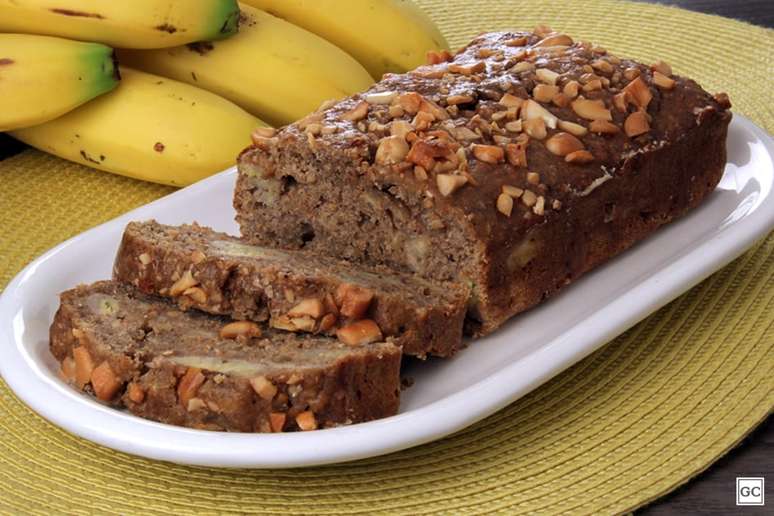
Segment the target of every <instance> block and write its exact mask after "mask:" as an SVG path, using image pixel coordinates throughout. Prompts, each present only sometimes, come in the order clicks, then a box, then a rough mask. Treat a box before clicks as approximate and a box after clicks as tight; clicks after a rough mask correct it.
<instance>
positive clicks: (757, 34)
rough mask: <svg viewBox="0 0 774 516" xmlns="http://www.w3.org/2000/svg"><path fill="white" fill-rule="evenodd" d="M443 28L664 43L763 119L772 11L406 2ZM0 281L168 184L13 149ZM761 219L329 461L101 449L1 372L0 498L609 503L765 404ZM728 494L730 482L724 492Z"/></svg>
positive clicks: (640, 499) (124, 505)
mask: <svg viewBox="0 0 774 516" xmlns="http://www.w3.org/2000/svg"><path fill="white" fill-rule="evenodd" d="M420 3H421V4H422V6H423V7H424V8H425V9H427V10H428V11H429V12H430V14H431V15H432V17H433V18H434V19H435V20H436V21H437V22H438V23H439V24H440V26H441V28H442V30H443V31H444V33H445V34H447V35H448V37H449V39H450V43H451V45H452V48H456V47H458V46H461V45H462V44H464V43H465V42H466V41H467V40H468V39H469V38H471V37H472V36H474V35H475V34H477V33H479V32H482V31H484V30H490V29H498V28H508V27H517V28H531V27H534V26H535V25H536V24H538V23H545V24H548V25H550V26H552V27H554V28H555V29H559V30H562V31H565V32H567V33H569V34H571V35H573V36H575V37H577V38H579V39H589V40H592V41H595V42H598V43H601V44H604V45H605V46H606V47H607V48H608V49H610V50H612V51H614V52H616V53H618V54H619V55H625V56H630V57H634V58H638V59H640V60H642V61H644V62H654V61H655V60H657V59H663V60H665V61H667V62H669V63H671V64H672V65H673V67H674V69H675V71H676V73H679V74H683V75H688V76H691V77H694V78H696V79H697V80H698V81H699V82H700V83H701V84H703V85H704V86H705V87H706V88H707V89H708V90H709V91H727V92H728V93H729V95H730V97H731V99H732V101H733V103H734V109H735V110H736V111H737V112H740V113H744V114H745V115H747V116H748V117H750V118H752V119H753V120H754V121H755V122H756V123H758V124H759V125H761V126H763V127H764V128H766V129H767V130H768V131H769V132H774V131H773V130H774V116H772V107H771V106H772V104H771V92H770V89H769V88H770V85H771V83H770V78H771V77H772V76H773V75H774V70H772V52H771V48H772V47H774V31H768V30H766V29H762V28H756V27H753V26H751V25H746V24H743V23H739V22H734V21H730V20H725V19H721V18H718V17H712V16H706V15H700V14H694V13H689V12H686V11H681V10H676V9H673V8H666V7H660V6H652V5H643V4H634V3H620V2H612V1H599V2H572V1H561V0H549V1H512V2H507V1H502V0H484V1H476V2H473V1H470V2H464V1H461V0H455V1H448V0H427V1H422V2H420ZM0 185H2V186H0V217H2V219H0V220H2V223H1V224H0V285H5V284H6V283H7V282H8V280H10V278H11V277H12V276H13V275H14V274H16V273H17V272H18V271H19V270H20V269H21V268H22V267H23V266H24V265H25V264H26V263H27V262H29V261H30V260H31V259H33V258H34V257H35V256H37V255H39V254H40V253H42V252H43V251H45V250H46V249H48V248H49V247H51V246H53V245H54V244H57V243H58V242H61V241H62V240H64V239H66V238H68V237H70V236H73V235H75V234H77V233H79V232H81V231H83V230H85V229H87V228H89V227H91V226H93V225H95V224H98V223H100V222H103V221H106V220H108V219H110V218H112V217H115V216H117V215H119V214H120V213H122V212H125V211H127V210H129V209H131V208H134V207H136V206H139V205H141V204H143V203H146V202H148V201H151V200H153V199H156V198H158V197H160V196H162V195H164V194H166V193H168V192H170V189H169V188H167V187H162V186H158V185H153V184H148V183H142V182H138V181H133V180H130V179H126V178H122V177H118V176H113V175H110V174H105V173H102V172H96V171H92V170H89V169H86V168H84V167H81V166H78V165H74V164H70V163H67V162H65V161H62V160H59V159H56V158H53V157H49V156H46V155H43V154H41V153H39V152H36V151H25V152H23V153H22V154H20V155H17V156H16V157H13V158H11V159H8V160H6V161H4V162H0ZM773 287H774V234H771V235H769V236H768V238H766V239H764V240H763V241H762V242H760V243H759V244H758V245H757V246H756V247H754V248H753V249H751V250H750V251H749V252H747V253H746V254H745V255H743V256H742V257H741V258H739V259H737V260H736V261H735V262H733V263H732V264H731V265H729V266H727V267H726V268H725V269H723V270H721V271H720V272H718V273H716V274H715V275H713V276H712V277H710V278H709V279H708V280H706V281H704V282H703V283H701V284H700V285H699V286H697V287H696V288H694V289H693V290H691V291H690V292H688V293H687V294H685V295H683V296H682V297H680V298H678V299H677V300H676V301H674V302H672V303H671V304H669V305H668V306H666V307H665V308H663V309H662V310H660V311H658V312H657V313H655V314H653V315H651V316H650V317H649V318H647V319H646V320H644V321H643V322H641V323H640V324H638V325H637V326H635V327H634V328H633V329H631V330H629V331H628V332H626V333H625V334H623V335H621V336H620V337H618V338H617V339H615V340H614V341H612V342H610V343H609V344H608V345H607V346H605V347H604V348H602V349H601V350H599V351H597V352H596V353H594V354H593V355H591V356H589V357H588V358H586V359H585V360H583V361H582V362H580V363H578V364H577V365H575V366H574V367H572V368H570V369H569V370H567V371H565V372H564V373H563V374H561V375H559V376H557V377H556V378H554V379H553V380H551V381H549V382H548V383H547V384H545V385H543V386H542V387H540V388H539V389H537V390H535V391H534V392H532V393H531V394H529V395H527V396H525V397H524V398H522V399H521V400H519V401H517V402H515V403H513V404H512V405H510V406H509V407H507V408H506V409H504V410H502V411H500V412H499V413H497V414H495V415H493V416H491V417H489V418H487V419H486V420H484V421H482V422H480V423H478V424H476V425H474V426H472V427H470V428H468V429H466V430H464V431H462V432H460V433H458V434H456V435H454V436H452V437H449V438H446V439H443V440H441V441H438V442H435V443H432V444H428V445H424V446H420V447H417V448H414V449H410V450H406V451H403V452H399V453H394V454H391V455H387V456H383V457H377V458H373V459H370V460H362V461H359V462H355V463H349V464H342V465H337V466H328V467H317V468H311V469H299V470H274V471H266V470H263V471H258V470H256V471H247V470H218V469H209V468H201V467H185V466H177V465H171V464H167V463H161V462H153V461H150V460H145V459H141V458H137V457H132V456H129V455H125V454H122V453H117V452H114V451H111V450H109V449H106V448H102V447H99V446H96V445H94V444H91V443H90V442H87V441H84V440H82V439H79V438H77V437H74V436H72V435H69V434H68V433H66V432H64V431H62V430H60V429H58V428H55V427H54V426H52V425H50V424H48V423H47V422H46V421H44V420H43V419H41V418H40V417H38V416H37V415H35V414H34V413H32V412H31V411H30V410H29V409H27V408H26V407H25V406H24V405H22V404H21V403H20V402H19V401H18V400H17V399H16V398H15V397H14V395H13V394H12V393H11V392H10V391H9V389H8V388H7V387H6V386H5V384H4V383H2V382H0V511H2V512H8V513H15V514H18V513H20V512H24V513H41V514H42V513H47V514H48V513H52V512H69V513H77V514H82V513H91V512H100V513H102V512H120V513H124V514H126V513H135V512H141V513H148V514H150V513H160V514H180V513H188V512H199V513H201V512H204V513H214V512H240V513H242V512H270V513H279V512H282V513H292V514H296V513H312V512H314V513H320V514H331V513H337V514H338V513H355V512H365V513H376V512H389V513H411V514H414V513H425V512H444V513H465V514H468V513H470V514H473V513H491V512H498V511H501V512H505V513H508V514H512V513H518V512H535V513H557V512H572V513H613V512H624V511H628V510H631V509H634V508H636V507H639V506H641V505H643V504H646V503H648V502H649V501H651V500H653V499H655V498H657V497H659V496H661V495H663V494H665V493H667V492H668V491H670V490H672V489H674V488H675V487H677V486H678V485H680V484H682V483H684V482H686V481H687V480H689V479H690V478H691V477H693V476H694V475H696V474H697V473H699V472H701V471H702V470H704V469H705V468H707V467H708V466H709V465H710V464H711V463H712V462H713V461H715V460H716V459H717V458H718V457H720V456H721V455H723V454H724V453H725V452H726V451H728V450H729V449H730V448H732V447H733V446H734V445H735V444H736V443H738V442H739V440H740V439H742V438H743V437H744V436H745V435H746V434H747V433H748V432H750V430H751V429H752V428H754V427H755V426H756V424H758V423H759V422H760V421H761V420H763V419H764V418H765V417H766V416H767V414H768V413H769V412H770V411H771V409H772V406H774V374H772V373H774V349H772V348H774V288H773ZM729 496H733V495H732V494H731V493H729Z"/></svg>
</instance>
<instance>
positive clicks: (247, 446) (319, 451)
mask: <svg viewBox="0 0 774 516" xmlns="http://www.w3.org/2000/svg"><path fill="white" fill-rule="evenodd" d="M732 123H737V124H741V126H742V127H743V128H744V129H746V130H748V131H750V132H752V133H753V134H754V135H755V136H756V137H757V138H758V140H759V141H760V142H762V143H763V145H764V148H765V149H766V150H767V152H768V154H769V157H770V159H771V161H772V163H774V140H772V138H771V137H770V136H769V135H768V134H767V133H766V131H765V130H763V129H761V128H760V127H758V126H757V125H755V124H754V123H753V122H751V121H750V120H749V119H747V118H746V117H744V116H742V115H739V114H737V113H734V118H733V120H732ZM772 172H774V170H772ZM235 173H236V172H235V167H230V168H229V169H227V170H225V171H224V172H221V173H219V174H215V175H213V176H211V177H208V178H206V179H204V180H202V181H199V182H197V183H195V184H193V185H191V186H189V187H186V188H183V189H180V190H178V191H175V192H173V193H171V194H169V195H166V196H164V197H161V198H159V199H156V200H154V201H151V202H150V203H147V204H145V205H143V206H140V207H137V208H135V209H133V210H131V211H129V212H126V213H124V214H122V215H119V216H118V217H115V218H113V219H111V220H109V221H106V222H104V223H102V224H99V225H98V226H95V227H93V228H91V229H88V230H86V231H84V232H82V233H80V234H78V235H76V236H74V237H72V238H70V239H68V240H66V241H64V242H62V243H60V244H58V245H56V246H54V247H53V248H51V249H50V250H48V251H46V252H45V253H44V254H42V255H41V256H39V257H37V258H36V259H34V260H33V261H32V262H31V263H29V264H28V265H27V266H26V267H25V268H24V269H23V270H22V271H20V272H19V273H18V274H17V275H16V276H15V277H14V278H13V279H12V280H11V281H10V282H9V283H8V285H7V286H6V288H5V289H4V290H3V292H2V295H0V323H3V324H0V337H2V339H1V340H0V342H2V343H3V344H9V345H0V375H2V377H3V378H4V380H5V382H6V383H7V385H8V387H9V388H10V389H11V390H12V391H13V392H14V393H15V395H16V396H18V397H19V399H21V400H22V401H23V402H24V403H25V404H26V405H27V406H28V407H29V408H31V409H32V410H33V411H35V412H36V413H37V414H39V415H40V416H42V417H43V418H44V419H46V420H48V421H49V422H51V423H53V424H54V425H56V426H58V427H60V428H63V429H64V430H66V431H68V432H69V433H72V434H74V435H77V436H79V437H82V438H85V439H88V440H90V441H92V442H94V443H97V444H99V445H102V446H106V447H108V448H111V449H114V450H118V451H121V452H125V453H129V454H133V455H139V456H142V457H145V458H149V459H156V460H164V461H170V462H175V463H179V464H189V465H197V466H215V467H239V468H244V467H249V468H291V467H307V466H316V465H322V464H333V463H342V462H348V461H352V460H357V459H363V458H368V457H375V456H380V455H385V454H388V453H391V452H395V451H398V450H403V449H407V448H411V447H414V446H417V445H420V444H424V443H427V442H431V441H434V440H437V439H440V438H443V437H445V436H447V435H450V434H452V433H454V432H456V431H459V430H461V429H463V428H465V427H467V426H470V425H472V424H474V423H476V422H477V421H480V420H481V419H483V418H485V417H487V416H488V415H491V414H493V413H495V412H497V411H498V410H500V409H502V408H503V407H505V406H507V405H508V404H510V403H512V402H513V401H515V400H517V399H518V398H520V397H522V396H523V395H525V394H527V393H528V392H530V391H531V390H533V389H534V388H536V387H538V386H539V385H541V384H542V383H544V382H546V381H548V380H550V379H551V378H552V377H554V376H555V375H557V374H559V373H560V372H561V371H563V370H565V369H566V368H568V367H570V366H571V365H572V364H574V363H576V362H578V361H580V360H582V359H583V358H584V357H586V356H588V355H589V354H590V353H592V352H593V351H595V350H597V349H599V348H600V347H601V346H602V345H604V344H605V343H607V342H609V341H610V340H611V339H612V338H614V337H615V336H617V335H619V334H620V333H621V332H623V331H625V330H626V329H628V328H630V327H631V326H633V325H634V324H636V323H637V322H639V321H640V320H642V319H644V318H645V317H646V316H648V315H649V314H651V313H652V312H654V311H655V310H657V309H659V308H661V307H662V306H664V305H666V304H667V303H669V302H670V301H672V300H673V299H674V298H676V297H677V296H679V295H680V294H682V293H684V292H685V291H687V290H688V289H689V288H691V287H692V286H694V285H696V284H698V283H699V282H700V281H702V280H704V279H705V278H706V277H708V276H709V275H710V274H712V273H713V272H715V271H717V270H719V269H720V268H722V267H724V266H725V265H727V264H728V263H729V262H731V261H732V260H733V259H734V258H736V257H738V256H739V255H741V254H742V253H743V252H744V251H746V250H747V249H748V248H749V247H750V246H751V245H752V244H754V243H755V241H756V240H758V239H759V238H761V237H763V236H765V235H767V234H768V232H769V231H771V229H772V227H773V226H774V192H772V191H770V192H769V195H768V196H767V197H766V198H765V199H763V200H762V203H761V205H760V206H759V207H758V208H757V209H756V210H755V211H754V212H752V213H750V214H749V215H747V216H745V217H744V218H743V219H742V220H740V221H738V222H735V223H734V224H731V225H730V226H729V227H728V228H724V229H722V230H721V231H720V232H719V233H718V234H717V235H716V236H715V237H714V238H713V239H711V240H708V241H706V242H703V243H701V244H700V245H698V246H696V247H694V248H690V249H686V250H685V253H684V254H683V255H682V256H680V257H679V258H678V259H677V260H675V261H674V262H671V263H669V264H665V265H664V266H663V267H661V268H660V269H658V271H657V272H655V273H654V275H653V276H652V278H657V279H658V280H659V281H649V282H644V283H642V282H641V283H639V284H637V285H636V286H635V287H634V288H633V289H632V290H629V291H628V292H626V293H624V294H622V295H621V296H620V297H618V298H616V299H615V300H611V301H610V302H608V303H606V304H604V305H602V306H601V307H600V308H599V310H598V311H597V312H596V313H594V314H593V315H591V316H589V317H587V318H585V319H583V320H582V321H580V322H579V323H578V324H577V325H575V326H573V327H570V328H568V329H567V330H566V331H565V332H564V333H562V334H560V335H559V336H557V337H556V338H554V339H553V340H552V341H551V342H550V343H548V344H547V345H546V346H544V347H542V348H540V349H538V350H536V351H534V352H532V353H530V354H529V355H527V356H525V357H523V358H522V359H520V360H518V361H515V362H511V363H509V364H508V365H506V366H504V367H503V368H502V369H500V370H498V371H497V372H496V373H495V374H493V375H491V376H489V377H488V378H485V379H484V380H481V381H479V382H477V383H475V384H473V385H471V386H469V387H467V388H465V389H462V390H459V391H457V392H455V393H453V394H451V395H449V396H446V397H445V398H442V399H440V400H437V401H434V402H432V403H429V404H427V405H425V406H423V407H422V408H420V409H416V410H412V411H409V412H405V413H401V414H398V415H395V416H391V417H388V418H384V419H380V420H376V421H370V422H367V423H360V424H357V425H351V426H343V427H338V428H331V429H324V430H318V431H315V432H309V433H303V432H301V433H284V434H247V433H226V432H212V431H205V430H195V429H190V428H183V427H176V426H172V425H166V424H162V423H157V422H153V421H149V420H145V419H142V418H139V417H136V416H132V415H130V414H127V413H124V412H121V411H118V410H115V409H112V408H110V407H107V406H104V405H101V404H99V403H97V402H96V401H93V400H91V399H88V398H86V397H85V396H83V395H82V394H80V393H78V392H76V391H75V390H73V389H71V388H69V387H67V386H66V385H64V384H63V383H62V382H60V381H59V380H57V379H54V378H51V377H50V376H49V375H48V374H47V373H45V372H44V371H42V370H41V368H40V367H38V365H37V364H36V363H35V360H34V359H33V358H32V357H31V356H29V354H28V353H26V352H28V351H29V350H27V349H26V348H25V347H24V346H23V342H17V340H16V339H15V334H14V331H13V318H14V317H16V314H17V312H18V308H19V305H18V303H15V301H16V300H17V292H18V291H19V288H20V287H21V286H23V285H24V283H25V281H26V280H27V278H29V277H30V276H31V275H33V274H34V273H35V270H36V269H37V267H38V266H39V265H40V264H42V263H43V262H45V261H48V260H51V259H54V258H55V257H56V256H57V254H59V253H60V252H62V251H63V250H64V249H65V248H67V247H69V246H72V245H77V244H78V243H79V242H80V241H82V240H86V239H88V238H90V237H91V236H92V235H94V234H95V233H97V234H98V233H102V232H103V231H105V230H106V229H110V228H112V227H114V226H116V225H121V226H122V225H123V224H124V223H125V222H126V221H127V220H129V219H132V218H135V217H136V215H135V214H137V213H138V212H141V211H145V210H148V209H153V208H154V207H156V206H157V205H158V204H162V203H165V202H166V201H168V200H169V199H171V198H174V197H176V196H180V195H189V194H190V193H195V192H199V191H201V190H203V189H208V188H209V186H210V185H211V184H212V183H214V182H219V181H223V180H224V178H225V177H229V176H231V175H234V174H235ZM698 209H701V206H700V207H699V208H698ZM730 228H734V231H729V229H730ZM697 255H700V256H701V257H702V259H701V260H699V261H698V264H699V266H697V265H696V264H697V261H696V259H695V257H696V256H697ZM688 262H690V264H691V265H690V269H688V267H689V266H688V265H687V263H688ZM688 270H690V272H687V271H688ZM632 299H636V300H637V302H636V303H632V302H628V301H631V300H632ZM613 303H615V304H617V305H618V306H619V307H620V306H625V307H626V309H620V308H612V305H613ZM611 312H612V313H611ZM602 321H604V323H602ZM567 342H575V343H576V344H575V345H574V346H568V345H563V344H565V343H567ZM578 342H581V343H582V345H578V344H577V343H578ZM20 363H21V364H23V365H24V366H25V367H14V366H18V365H19V364H20ZM525 367H526V368H528V369H529V370H530V371H532V374H531V375H530V377H529V378H525V379H520V382H509V385H510V386H511V388H509V389H503V388H502V383H501V381H500V380H501V379H502V378H504V377H505V378H507V377H510V378H513V377H514V376H513V374H512V373H513V372H514V371H515V370H522V369H524V368H525ZM29 382H33V383H32V385H31V387H32V388H31V389H30V384H29ZM30 391H34V392H30ZM40 394H46V396H41V395H40ZM52 396H53V397H55V399H56V401H57V402H56V403H52ZM471 397H473V398H478V399H487V400H488V402H487V403H484V404H478V405H476V404H466V406H468V410H466V411H460V410H453V409H454V407H456V406H458V404H459V403H463V402H464V401H465V400H470V399H471ZM450 408H451V409H452V410H450ZM70 409H75V413H77V412H78V411H84V410H85V411H87V413H89V414H90V415H92V416H93V418H90V421H87V422H79V421H77V418H74V417H73V416H72V413H73V411H72V410H70ZM402 426H403V427H405V426H409V427H410V428H411V431H410V432H407V431H406V430H405V429H404V430H403V431H402V432H401V431H399V430H400V428H401V427H402ZM127 429H128V430H127ZM396 429H397V430H398V431H396ZM371 434H381V435H382V437H383V438H384V436H387V437H389V438H388V439H386V440H381V439H380V440H377V441H376V442H375V441H374V440H373V439H372V438H371V437H370V435H371ZM176 438H177V439H176ZM192 439H193V440H211V439H216V440H217V441H218V442H217V446H199V447H198V448H197V447H192V446H191V445H190V444H186V443H187V441H190V440H192ZM325 439H333V440H339V439H340V440H342V441H344V442H346V446H321V445H320V444H319V443H318V441H321V440H325ZM385 441H386V442H385ZM289 449H292V450H293V451H294V453H292V454H290V455H289V454H288V453H287V452H286V450H289ZM277 450H279V452H277Z"/></svg>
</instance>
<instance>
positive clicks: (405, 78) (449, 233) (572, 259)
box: [234, 27, 731, 334]
mask: <svg viewBox="0 0 774 516" xmlns="http://www.w3.org/2000/svg"><path fill="white" fill-rule="evenodd" d="M429 58H430V64H429V65H427V66H422V67H420V68H418V69H416V70H414V71H412V72H409V73H407V74H403V75H393V74H388V75H385V77H384V78H383V80H382V81H381V82H379V83H377V84H376V85H374V86H373V87H372V88H371V89H369V90H368V91H366V92H364V93H362V94H359V95H355V96H352V97H350V98H348V99H345V100H343V101H341V102H338V103H335V104H333V105H329V106H324V107H323V108H321V110H319V111H318V112H316V113H313V114H311V115H310V116H308V117H306V118H305V119H303V120H301V121H299V122H297V123H295V124H292V125H290V126H287V127H285V128H283V129H281V130H279V131H278V132H276V134H275V133H274V132H273V131H271V130H260V131H258V132H257V133H256V134H254V138H253V141H254V145H253V146H252V147H251V148H248V149H247V150H246V151H244V152H243V153H242V155H241V156H240V158H239V178H238V183H237V188H236V191H235V196H234V206H235V208H236V211H237V221H238V223H239V225H240V227H241V231H242V234H243V236H244V237H245V238H246V239H247V240H249V241H251V242H252V243H255V244H259V245H267V246H272V247H282V248H291V249H297V248H304V249H307V250H310V251H312V252H316V253H320V254H335V255H336V256H338V257H341V258H345V259H348V260H352V261H356V262H363V263H368V264H382V265H386V266H389V267H392V268H394V269H397V270H402V271H413V272H415V273H417V274H419V275H421V276H423V277H426V278H430V279H433V280H439V281H448V280H456V281H459V282H461V283H465V284H467V285H469V286H470V288H471V296H470V300H469V314H468V315H469V317H470V318H471V319H472V320H474V321H475V323H474V324H472V328H471V329H472V331H473V332H474V333H478V334H484V333H487V332H490V331H492V330H493V329H495V328H497V327H498V326H499V325H500V324H501V323H502V322H503V321H505V320H506V319H507V318H508V317H510V316H512V315H513V314H515V313H518V312H520V311H522V310H524V309H526V308H528V307H530V306H532V305H534V304H536V303H538V302H539V301H541V300H542V299H545V298H546V297H547V296H550V295H551V294H553V293H555V292H556V291H557V290H559V289H560V288H561V287H562V286H564V285H566V284H568V283H570V282H571V281H573V280H575V279H576V278H578V277H579V276H581V275H582V274H583V273H585V272H586V271H588V270H590V269H592V268H593V267H595V266H597V265H598V264H600V263H602V262H604V261H605V260H607V259H609V258H610V257H612V256H615V255H616V254H618V253H620V252H621V251H623V250H624V249H626V248H628V247H630V246H631V245H633V244H634V243H635V242H637V241H639V240H641V239H643V238H644V237H646V236H647V235H648V234H650V233H651V232H653V231H654V230H655V229H656V228H658V227H659V226H661V225H663V224H665V223H667V222H669V221H671V220H673V219H674V218H675V217H678V216H680V215H681V214H683V213H684V212H686V211H687V210H689V209H691V208H693V207H694V206H696V205H697V204H698V203H699V202H700V201H701V200H702V199H703V198H704V197H706V196H707V194H709V193H710V192H711V191H712V190H713V189H714V188H715V186H716V184H717V182H718V181H719V179H720V177H721V174H722V172H723V168H724V165H725V162H726V152H725V138H726V131H727V126H728V124H729V121H730V119H731V113H730V111H729V107H730V103H729V102H728V98H727V96H726V95H724V94H719V95H716V96H712V95H710V94H708V93H707V92H705V91H704V90H702V89H701V88H700V87H699V86H698V85H697V84H696V83H695V82H694V81H692V80H690V79H687V78H683V77H679V76H677V75H673V74H672V71H671V69H670V67H669V66H668V65H667V64H666V63H663V62H658V63H655V64H653V65H651V66H646V65H643V64H639V63H636V62H633V61H630V60H626V59H621V58H619V57H616V56H614V55H612V54H610V53H608V52H607V51H606V50H605V49H604V48H601V47H597V46H592V45H591V44H588V43H583V42H574V41H573V40H572V39H571V38H570V37H569V36H567V35H565V34H559V33H555V32H551V31H550V30H549V29H546V28H544V27H541V28H539V29H536V31H535V32H530V33H527V32H495V33H490V34H483V35H481V36H479V37H477V38H476V39H475V40H473V41H472V42H471V43H470V44H469V45H468V46H467V47H465V48H464V49H462V50H461V51H459V52H458V53H457V54H456V55H454V56H451V55H448V54H434V55H430V56H429Z"/></svg>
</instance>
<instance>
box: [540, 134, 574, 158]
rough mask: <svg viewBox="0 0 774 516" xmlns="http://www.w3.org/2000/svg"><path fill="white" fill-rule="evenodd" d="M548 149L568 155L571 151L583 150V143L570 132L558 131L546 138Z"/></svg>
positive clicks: (559, 154) (560, 154)
mask: <svg viewBox="0 0 774 516" xmlns="http://www.w3.org/2000/svg"><path fill="white" fill-rule="evenodd" d="M546 149H548V151H549V152H551V154H556V155H557V156H567V155H568V154H570V153H571V152H575V151H579V150H583V143H581V141H580V140H579V139H577V138H576V137H575V136H573V135H571V134H570V133H564V132H558V133H556V134H555V135H553V136H552V137H551V138H549V139H548V140H546Z"/></svg>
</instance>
